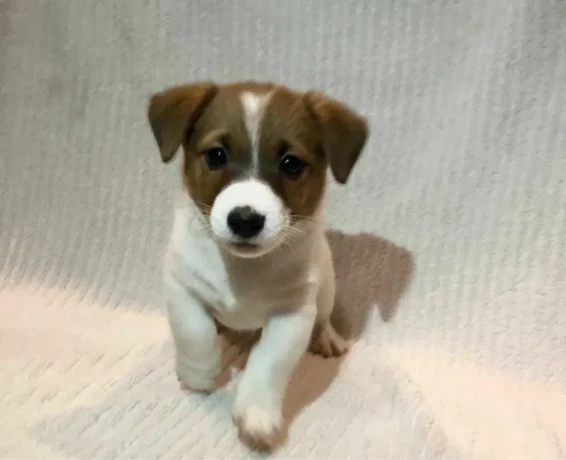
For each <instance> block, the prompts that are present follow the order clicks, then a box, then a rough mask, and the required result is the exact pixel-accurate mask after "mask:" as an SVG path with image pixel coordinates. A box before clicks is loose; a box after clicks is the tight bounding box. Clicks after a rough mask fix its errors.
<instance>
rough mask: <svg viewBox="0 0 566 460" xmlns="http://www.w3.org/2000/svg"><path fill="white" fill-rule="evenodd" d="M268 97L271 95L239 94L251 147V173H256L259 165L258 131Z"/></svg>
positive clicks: (247, 92)
mask: <svg viewBox="0 0 566 460" xmlns="http://www.w3.org/2000/svg"><path fill="white" fill-rule="evenodd" d="M270 97H271V93H252V92H249V91H246V92H243V93H242V94H240V102H241V103H242V109H243V110H244V123H245V124H246V129H247V131H248V136H249V138H250V142H251V146H252V166H253V168H252V169H253V171H257V167H258V163H259V129H260V125H261V120H262V118H263V113H264V111H265V107H266V106H267V103H268V102H269V99H270Z"/></svg>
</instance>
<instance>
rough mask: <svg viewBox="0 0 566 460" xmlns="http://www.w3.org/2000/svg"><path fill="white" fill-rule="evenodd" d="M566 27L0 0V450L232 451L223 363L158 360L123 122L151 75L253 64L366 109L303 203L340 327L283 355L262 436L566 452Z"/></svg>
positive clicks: (246, 6) (364, 452)
mask: <svg viewBox="0 0 566 460" xmlns="http://www.w3.org/2000/svg"><path fill="white" fill-rule="evenodd" d="M565 24H566V3H565V2H563V1H560V0H545V1H537V0H498V1H493V0H468V1H449V0H428V1H422V0H419V1H417V0H409V1H399V0H381V1H375V0H357V1H355V2H352V1H347V0H314V1H308V2H307V1H301V0H285V1H282V0H279V1H271V0H236V1H227V0H224V1H222V0H192V1H185V0H160V1H157V0H144V1H142V0H139V1H135V2H134V1H110V0H107V1H95V0H80V1H78V0H67V1H64V0H49V1H40V0H1V1H0V414H1V415H0V457H3V458H118V457H119V458H157V457H160V458H181V457H183V458H249V457H250V456H254V458H255V454H250V452H249V451H248V450H247V449H246V448H244V447H243V446H242V445H241V444H239V442H238V440H237V438H236V433H235V430H234V428H233V426H232V423H231V420H230V404H231V400H232V397H233V388H234V383H235V381H237V378H238V377H237V375H236V376H235V377H234V379H235V380H234V381H233V382H232V383H231V384H230V385H228V387H227V388H224V389H222V390H220V391H219V392H218V393H216V394H214V395H212V396H209V397H207V398H204V397H201V396H195V395H187V394H183V393H181V392H180V391H179V389H178V386H177V382H176V379H175V377H174V373H173V364H172V358H173V350H172V346H171V342H170V337H169V332H168V329H167V325H166V321H165V318H164V312H163V308H162V306H163V301H162V298H161V261H162V254H163V249H164V245H165V243H166V240H167V237H168V232H169V229H170V226H171V206H172V194H171V190H172V188H173V187H171V185H172V184H173V183H174V182H175V181H176V180H177V174H178V170H177V168H176V167H175V166H171V167H167V168H166V167H164V166H163V165H162V164H161V163H160V161H159V156H158V152H157V149H156V147H155V143H154V140H153V138H152V137H151V133H150V130H149V128H148V126H147V123H146V120H145V110H146V104H147V99H148V96H149V95H150V94H151V93H152V92H154V91H158V90H161V89H163V88H165V87H167V86H170V85H173V84H177V83H182V82H187V81H191V80H196V79H205V78H206V79H208V78H213V79H216V80H219V81H230V80H237V79H244V78H245V79H247V78H255V79H266V80H275V81H277V82H281V83H284V84H286V85H289V86H291V87H294V88H297V89H307V88H315V89H319V90H322V91H325V92H327V93H329V94H331V95H332V96H335V97H337V98H339V99H342V100H344V101H345V102H347V103H349V104H351V105H352V106H354V107H356V108H357V109H359V110H360V111H361V112H362V113H363V114H364V115H365V116H367V117H368V118H369V120H370V124H371V139H370V141H369V144H368V146H367V149H366V151H365V153H364V156H363V158H362V159H361V161H360V163H359V164H358V166H357V167H356V169H355V172H354V174H353V176H352V180H351V182H350V183H349V184H348V186H346V187H338V186H336V185H332V186H331V187H330V189H329V196H328V199H327V205H326V207H327V215H328V225H329V228H332V230H333V231H332V233H331V242H332V243H333V247H334V253H335V258H336V263H337V273H338V281H339V293H338V306H337V314H336V317H337V321H338V323H340V324H341V326H342V328H343V329H344V330H346V331H349V332H350V333H351V334H353V335H355V336H358V337H359V340H358V343H357V344H356V346H355V347H354V348H353V350H352V352H351V353H350V354H349V355H348V356H347V357H346V358H345V359H344V360H343V361H341V362H336V361H323V360H321V359H318V358H314V357H305V359H304V361H303V362H302V363H301V366H300V368H299V369H298V371H297V375H296V378H295V380H294V381H293V383H292V385H291V388H290V391H289V400H288V402H287V404H286V411H287V417H288V418H290V419H291V420H292V423H291V426H290V433H289V438H288V440H287V442H286V443H285V444H284V445H283V446H282V448H281V449H280V450H279V451H278V452H277V453H275V454H274V455H273V458H336V459H342V458H353V459H358V458H371V459H378V458H392V459H409V458H410V459H415V458H424V459H428V458H462V459H469V458H478V459H479V458H501V459H507V458H508V459H520V458H529V459H543V458H544V459H553V458H554V459H558V458H566V416H565V414H566V257H565V254H566V184H565V177H566V139H565V136H566V114H565V112H566V110H565V107H566V27H565ZM228 343H232V342H230V341H228ZM239 345H240V346H238V343H236V344H233V345H231V346H228V345H227V348H226V351H225V361H226V366H225V367H226V372H232V371H231V367H233V366H234V365H235V364H237V363H238V362H239V361H241V360H242V356H241V350H240V349H241V348H245V346H242V344H241V343H240V344H239Z"/></svg>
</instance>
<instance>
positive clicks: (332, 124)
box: [305, 91, 368, 184]
mask: <svg viewBox="0 0 566 460" xmlns="http://www.w3.org/2000/svg"><path fill="white" fill-rule="evenodd" d="M305 102H306V104H307V107H308V108H309V110H310V112H311V114H312V116H313V117H314V118H315V120H316V121H317V123H318V126H319V129H320V133H321V136H322V148H323V149H324V154H325V155H326V158H327V159H328V162H329V163H330V169H331V170H332V174H333V175H334V178H335V179H336V180H337V181H338V182H340V183H341V184H345V183H346V181H347V180H348V177H349V176H350V172H351V171H352V168H353V167H354V164H355V163H356V161H357V160H358V157H359V156H360V153H361V152H362V149H363V148H364V145H365V143H366V139H367V136H368V127H367V122H366V120H365V119H364V118H362V117H361V116H360V115H358V114H356V113H355V112H354V111H353V110H352V109H350V108H349V107H347V106H346V105H344V104H342V103H340V102H338V101H336V100H334V99H331V98H329V97H327V96H325V95H324V94H321V93H318V92H316V91H309V92H307V93H306V94H305Z"/></svg>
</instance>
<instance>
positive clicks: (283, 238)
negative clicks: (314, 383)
mask: <svg viewBox="0 0 566 460" xmlns="http://www.w3.org/2000/svg"><path fill="white" fill-rule="evenodd" d="M148 118H149V122H150V125H151V129H152V131H153V134H154V136H155V139H156V141H157V145H158V147H159V150H160V152H161V158H162V160H163V162H165V163H167V162H169V161H170V160H171V159H172V158H173V156H174V155H175V153H176V151H177V150H178V149H179V147H182V150H183V153H184V161H183V167H182V177H183V187H182V190H183V191H182V193H181V195H180V197H179V199H178V200H177V203H176V207H175V217H174V224H173V231H172V235H171V239H170V244H169V247H168V250H167V253H166V257H165V270H164V288H165V297H166V302H167V312H168V319H169V324H170V328H171V332H172V336H173V339H174V344H175V349H176V372H177V377H178V379H179V381H180V382H181V384H182V386H184V387H188V388H190V389H192V390H194V391H202V392H210V391H213V390H214V389H215V385H216V378H217V377H218V375H219V373H220V371H221V367H220V351H219V349H218V342H217V328H216V323H220V324H221V325H223V326H225V327H227V328H229V329H233V330H240V331H249V330H260V329H261V338H260V339H259V341H258V343H257V344H256V345H255V347H254V348H253V349H252V351H251V353H250V356H249V359H248V362H247V365H246V368H245V370H244V372H243V374H242V378H241V380H240V382H239V386H238V388H237V392H236V398H235V402H234V406H233V418H234V421H235V423H236V425H237V427H238V429H239V433H240V436H241V438H242V439H243V440H244V441H245V442H247V443H248V444H249V445H251V446H252V447H256V448H260V449H265V450H270V449H272V448H273V447H274V446H275V445H276V443H277V441H278V440H279V439H280V434H281V430H282V415H281V405H282V400H283V396H284V393H285V390H286V386H287V384H288V382H289V380H290V377H291V374H292V372H293V370H294V368H295V366H296V365H297V363H298V361H299V359H300V358H301V355H302V354H303V353H304V352H305V351H306V350H307V348H309V344H310V350H311V351H313V352H314V353H318V354H321V355H323V356H325V357H330V356H338V355H341V354H343V353H344V352H346V351H347V349H348V343H347V341H345V340H344V339H343V338H342V337H341V336H340V335H339V334H338V333H337V332H336V331H335V330H334V328H333V327H332V324H331V323H330V313H331V311H332V307H333V303H334V292H335V284H334V270H333V266H332V257H331V253H330V248H329V245H328V241H327V239H326V236H325V233H324V225H323V219H322V200H323V195H324V190H325V183H326V176H327V167H328V165H329V166H330V169H331V171H332V173H333V175H334V177H335V179H336V180H337V181H338V182H339V183H342V184H344V183H346V181H347V179H348V177H349V175H350V172H351V170H352V168H353V166H354V164H355V163H356V161H357V159H358V157H359V155H360V153H361V151H362V149H363V147H364V145H365V142H366V138H367V131H368V130H367V124H366V121H365V120H364V119H363V118H362V117H361V116H359V115H357V114H356V113H354V112H353V111H352V110H351V109H350V108H349V107H347V106H345V105H344V104H341V103H340V102H338V101H336V100H333V99H330V98H329V97H326V96H324V95H323V94H320V93H318V92H306V93H300V92H296V91H293V90H290V89H288V88H285V87H283V86H278V85H274V84H270V83H258V82H239V83H234V84H226V85H217V84H215V83H212V82H197V83H194V84H189V85H186V86H179V87H175V88H171V89H169V90H166V91H164V92H162V93H159V94H155V95H154V96H152V98H151V101H150V103H149V109H148Z"/></svg>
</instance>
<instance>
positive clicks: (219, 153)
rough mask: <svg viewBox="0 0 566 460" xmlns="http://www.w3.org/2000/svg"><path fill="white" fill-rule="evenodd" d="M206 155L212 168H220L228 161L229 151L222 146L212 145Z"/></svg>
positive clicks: (207, 161) (207, 162)
mask: <svg viewBox="0 0 566 460" xmlns="http://www.w3.org/2000/svg"><path fill="white" fill-rule="evenodd" d="M204 156H205V159H206V164H207V165H208V167H209V168H210V169H220V168H222V167H223V166H224V165H225V164H226V163H227V162H228V152H227V151H226V149H225V148H224V147H222V146H217V147H212V148H211V149H209V150H207V151H206V153H205V154H204Z"/></svg>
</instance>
